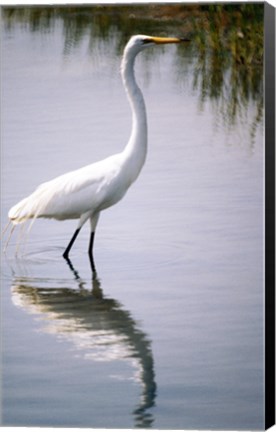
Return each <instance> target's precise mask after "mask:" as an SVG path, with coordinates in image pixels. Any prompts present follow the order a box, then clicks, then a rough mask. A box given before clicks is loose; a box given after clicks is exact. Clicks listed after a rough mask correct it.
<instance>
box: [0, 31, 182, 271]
mask: <svg viewBox="0 0 276 432" xmlns="http://www.w3.org/2000/svg"><path fill="white" fill-rule="evenodd" d="M178 42H181V39H178V38H159V37H151V36H144V35H137V36H133V37H132V38H131V39H130V41H129V42H128V44H127V45H126V47H125V50H124V55H123V58H122V63H121V73H122V80H123V83H124V87H125V90H126V93H127V97H128V99H129V102H130V106H131V110H132V131H131V136H130V139H129V141H128V144H127V145H126V147H125V149H124V150H123V151H122V152H121V153H118V154H115V155H113V156H110V157H108V158H106V159H104V160H102V161H99V162H96V163H93V164H91V165H88V166H85V167H83V168H80V169H78V170H75V171H71V172H68V173H66V174H64V175H61V176H59V177H57V178H55V179H53V180H50V181H48V182H46V183H43V184H41V185H40V186H38V188H37V189H36V190H35V191H34V192H33V193H32V194H31V195H29V196H28V197H27V198H24V199H23V200H21V201H20V202H19V203H18V204H16V205H15V206H14V207H12V208H11V209H10V211H9V214H8V216H9V219H10V221H11V222H12V223H13V224H14V225H16V224H21V223H24V222H26V221H27V220H28V219H33V220H35V219H36V218H49V219H57V220H66V219H79V223H78V227H77V230H76V231H75V233H74V235H73V237H72V239H71V241H70V243H69V245H68V247H67V248H66V250H65V252H64V254H63V256H64V258H66V259H68V256H69V251H70V249H71V247H72V245H73V243H74V241H75V239H76V237H77V235H78V233H79V231H80V229H81V227H82V226H83V225H84V223H85V222H86V221H87V220H88V219H89V220H90V225H91V238H90V244H89V256H90V262H91V265H92V269H93V270H94V269H95V266H94V260H93V242H94V233H95V230H96V226H97V222H98V219H99V215H100V212H101V211H102V210H104V209H106V208H108V207H110V206H112V205H114V204H116V203H117V202H118V201H119V200H121V199H122V198H123V196H124V195H125V193H126V191H127V190H128V188H129V187H130V185H131V184H132V183H133V182H134V181H135V180H136V178H137V177H138V175H139V173H140V171H141V169H142V167H143V165H144V162H145V159H146V153H147V118H146V107H145V103H144V99H143V95H142V92H141V90H140V89H139V87H138V85H137V83H136V81H135V76H134V61H135V58H136V55H137V54H138V53H139V52H140V51H142V50H143V49H144V48H146V47H149V46H153V45H155V44H164V43H178Z"/></svg>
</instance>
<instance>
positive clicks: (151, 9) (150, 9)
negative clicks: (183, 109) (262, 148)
mask: <svg viewBox="0 0 276 432" xmlns="http://www.w3.org/2000/svg"><path fill="white" fill-rule="evenodd" d="M263 10H264V5H263V3H236V4H233V3H231V4H227V3H225V4H224V3H219V4H218V3H216V4H212V3H210V4H201V5H200V4H184V3H178V4H157V3H152V4H151V3H150V4H147V5H127V4H125V5H92V6H78V7H77V6H73V5H72V6H64V7H51V6H43V7H26V6H24V7H23V6H22V7H20V6H19V7H3V8H2V11H3V14H2V16H3V25H4V26H5V29H6V30H9V29H10V30H11V29H13V27H14V26H18V25H20V26H22V27H24V28H27V29H28V30H29V31H32V32H36V31H39V32H51V31H52V30H53V28H54V26H55V25H56V23H57V22H59V23H60V22H61V23H62V27H63V34H64V54H66V55H70V52H71V50H73V49H77V48H78V46H79V45H80V43H81V42H82V41H83V40H84V39H85V38H88V40H89V47H90V50H91V52H93V49H94V46H95V42H97V41H99V40H100V41H104V42H111V40H112V41H113V44H112V47H114V40H116V46H115V47H114V48H115V52H116V54H118V55H120V54H121V52H122V48H123V46H124V44H125V43H126V41H127V40H128V38H129V36H130V35H132V34H135V33H146V34H157V35H174V36H189V37H190V39H191V41H192V42H191V44H190V47H189V48H187V46H185V47H184V46H179V47H178V50H177V54H178V62H179V66H180V68H182V71H183V77H184V74H185V61H186V60H185V57H186V56H187V49H188V50H189V54H190V55H191V56H192V57H193V59H194V68H195V72H194V82H193V87H194V88H195V89H199V90H200V101H201V105H202V107H204V103H205V101H206V100H209V99H212V101H214V103H215V106H216V107H217V112H219V113H220V114H221V115H222V117H223V118H224V120H225V122H226V123H227V124H228V125H229V126H231V125H232V124H234V123H235V121H236V120H237V118H239V117H240V116H243V114H244V113H246V110H247V108H248V106H249V104H253V106H254V107H255V112H256V114H255V121H254V124H253V125H251V134H252V137H254V133H255V130H256V128H257V126H258V124H261V123H262V115H263ZM114 35H115V36H116V38H114ZM153 55H154V54H153ZM183 79H184V78H183Z"/></svg>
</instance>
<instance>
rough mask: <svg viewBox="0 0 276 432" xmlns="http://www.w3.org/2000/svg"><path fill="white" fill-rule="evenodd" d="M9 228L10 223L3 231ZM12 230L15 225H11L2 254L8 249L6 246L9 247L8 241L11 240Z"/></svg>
mask: <svg viewBox="0 0 276 432" xmlns="http://www.w3.org/2000/svg"><path fill="white" fill-rule="evenodd" d="M9 226H10V222H9V223H8V225H7V227H6V228H5V231H6V230H7V228H8V227H9ZM14 230H15V225H12V227H11V230H10V233H9V236H8V239H7V241H6V244H5V246H4V250H3V251H4V253H6V251H7V248H8V245H9V242H10V239H11V237H12V234H13V232H14Z"/></svg>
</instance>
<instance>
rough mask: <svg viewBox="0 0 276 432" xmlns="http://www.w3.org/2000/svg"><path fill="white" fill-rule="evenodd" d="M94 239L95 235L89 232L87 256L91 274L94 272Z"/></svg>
mask: <svg viewBox="0 0 276 432" xmlns="http://www.w3.org/2000/svg"><path fill="white" fill-rule="evenodd" d="M94 238H95V233H94V232H91V236H90V242H89V248H88V255H89V259H90V264H91V269H92V272H93V273H94V272H96V267H95V263H94V257H93V245H94Z"/></svg>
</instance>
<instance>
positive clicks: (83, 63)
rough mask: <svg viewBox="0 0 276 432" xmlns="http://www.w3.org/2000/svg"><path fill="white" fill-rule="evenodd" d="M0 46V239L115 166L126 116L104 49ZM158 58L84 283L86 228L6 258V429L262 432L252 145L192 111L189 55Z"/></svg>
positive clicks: (22, 39) (38, 40) (7, 38)
mask: <svg viewBox="0 0 276 432" xmlns="http://www.w3.org/2000/svg"><path fill="white" fill-rule="evenodd" d="M2 36H3V40H2V59H3V62H2V161H3V162H2V164H3V175H2V180H3V204H2V223H3V225H4V224H5V222H6V215H7V212H8V209H9V208H10V207H11V206H12V205H13V204H14V203H16V202H17V201H19V199H21V198H22V197H24V196H26V195H28V194H29V193H30V192H32V190H33V189H34V188H35V187H36V186H37V185H38V184H39V183H41V182H43V181H45V180H48V179H51V178H53V177H55V176H57V175H59V174H62V173H63V172H66V171H69V170H72V169H75V168H78V167H81V166H83V165H86V164H87V163H89V162H90V161H91V163H92V162H93V161H96V160H99V159H101V158H104V157H106V156H108V155H110V154H112V153H116V152H118V151H120V150H121V149H122V148H123V147H124V145H125V143H126V142H127V139H128V135H129V133H130V125H131V114H130V111H129V107H128V104H127V100H126V97H125V94H124V90H123V87H122V84H121V80H120V74H119V62H120V60H119V57H118V56H117V55H115V52H113V49H114V46H110V44H109V42H105V41H104V40H102V39H100V38H99V39H95V40H94V45H93V50H92V51H91V50H90V49H89V47H88V45H89V43H88V36H87V35H85V34H84V37H83V40H82V41H81V43H80V44H79V45H78V46H77V47H75V46H74V44H73V43H72V46H70V44H69V46H68V45H67V48H66V49H65V48H64V38H63V36H64V32H63V27H62V22H61V21H60V19H56V20H55V22H54V26H53V27H52V28H51V31H43V29H41V30H39V31H35V32H31V31H29V30H28V28H26V27H24V26H22V25H19V24H18V25H15V26H14V27H13V28H12V29H11V30H9V31H8V30H4V29H3V32H2ZM115 40H116V38H115ZM155 51H158V47H157V48H155ZM155 51H153V50H151V51H150V53H151V54H146V53H142V54H141V55H140V57H139V58H138V59H137V64H136V74H137V78H138V81H139V83H140V85H141V87H142V89H143V93H144V96H145V100H146V105H147V110H148V122H149V152H148V157H147V161H146V165H145V167H144V169H143V171H142V173H141V175H140V177H139V179H138V181H137V182H136V183H135V185H134V186H133V187H132V188H131V190H130V191H129V192H128V194H127V195H126V197H125V198H124V200H123V201H121V202H120V203H119V204H118V205H117V206H115V207H113V208H111V209H109V210H108V211H106V212H103V213H102V215H101V218H100V222H99V225H98V230H97V234H96V242H95V260H96V265H97V277H94V278H93V279H92V277H91V272H90V268H89V262H88V257H87V252H86V251H87V247H88V240H89V230H88V228H87V227H85V228H84V229H83V231H82V232H81V233H80V236H79V238H78V240H77V241H76V244H75V245H74V248H73V251H72V255H71V258H72V265H73V266H72V267H71V268H70V267H69V266H68V265H67V263H66V262H65V261H64V260H63V259H62V258H61V255H62V252H63V250H64V248H65V246H66V245H67V243H68V241H69V239H70V237H71V235H72V233H73V231H74V229H75V227H76V222H75V221H67V222H62V223H60V222H55V221H44V220H38V221H36V223H35V224H34V226H33V227H32V230H31V233H30V235H29V236H28V241H27V244H26V247H25V250H24V254H23V255H19V256H18V257H17V258H16V257H15V255H14V252H15V248H16V238H17V237H16V235H15V236H14V238H13V239H12V241H11V244H10V246H9V248H8V252H7V255H6V256H3V259H2V336H3V355H2V366H3V375H2V377H3V384H2V394H3V396H2V423H3V425H6V426H10V425H13V426H68V427H69V426H70V427H72V426H73V427H94V428H96V427H99V428H103V427H104V428H112V427H116V428H133V427H153V428H155V429H163V428H167V429H189V428H196V429H210V428H215V429H260V428H262V427H263V421H264V414H263V258H262V257H263V180H262V179H263V137H262V128H261V126H260V125H258V126H257V127H255V126H254V127H255V129H254V134H253V133H252V124H254V118H255V117H254V116H255V111H254V104H253V101H250V100H249V101H248V105H247V106H246V107H245V110H244V112H243V114H242V115H240V116H239V117H238V119H237V121H236V123H235V124H234V125H232V126H231V127H230V126H229V124H225V122H224V120H225V113H222V112H220V110H219V109H218V107H216V106H215V104H214V101H213V100H212V99H211V98H210V99H208V98H207V99H206V100H205V102H204V105H202V98H201V95H200V92H199V89H197V88H194V86H193V77H194V72H195V67H196V64H197V63H196V57H195V53H194V51H193V50H190V49H189V48H188V47H187V48H183V53H182V60H181V62H179V60H178V59H177V48H176V47H174V46H168V47H166V48H165V49H160V51H158V53H155ZM151 55H152V57H151ZM182 63H184V64H185V68H184V69H183V65H182ZM18 232H19V233H20V229H19V230H18ZM19 235H20V234H19Z"/></svg>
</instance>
